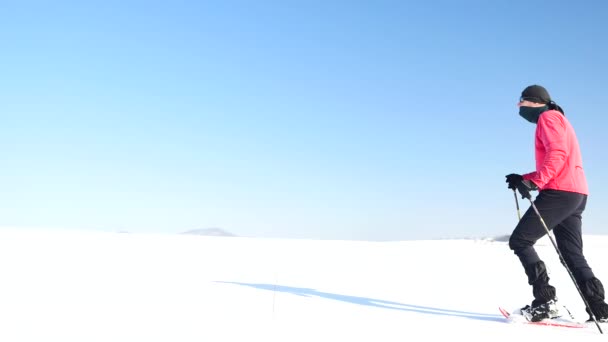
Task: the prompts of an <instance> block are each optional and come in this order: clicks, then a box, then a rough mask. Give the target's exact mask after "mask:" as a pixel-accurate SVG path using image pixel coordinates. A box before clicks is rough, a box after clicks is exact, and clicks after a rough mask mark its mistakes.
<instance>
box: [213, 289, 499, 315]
mask: <svg viewBox="0 0 608 342" xmlns="http://www.w3.org/2000/svg"><path fill="white" fill-rule="evenodd" d="M216 283H223V284H233V285H240V286H248V287H253V288H255V289H259V290H267V291H273V292H283V293H289V294H293V295H296V296H302V297H319V298H326V299H331V300H337V301H341V302H345V303H351V304H357V305H365V306H373V307H377V308H383V309H390V310H401V311H409V312H417V313H422V314H430V315H439V316H454V317H463V318H470V319H475V320H480V321H491V322H505V319H504V317H502V316H501V315H492V314H484V313H477V312H468V311H458V310H449V309H441V308H433V307H429V306H420V305H412V304H403V303H397V302H391V301H386V300H381V299H374V298H366V297H357V296H347V295H341V294H337V293H329V292H321V291H317V290H315V289H308V288H303V287H291V286H282V285H273V284H251V283H239V282H231V281H216Z"/></svg>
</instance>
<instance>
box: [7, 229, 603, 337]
mask: <svg viewBox="0 0 608 342" xmlns="http://www.w3.org/2000/svg"><path fill="white" fill-rule="evenodd" d="M538 250H539V254H540V255H541V257H543V258H544V260H545V262H546V263H547V265H548V267H549V269H550V272H551V274H550V276H551V279H552V283H553V284H554V285H555V286H556V287H557V290H558V297H559V299H560V302H561V303H562V304H565V305H566V306H568V307H569V308H570V310H571V311H572V313H573V314H574V315H575V316H577V317H578V318H580V319H586V318H587V315H586V314H585V311H584V306H583V304H582V301H581V299H580V297H579V295H578V292H576V289H575V288H574V285H573V284H572V281H571V280H570V278H569V276H568V274H567V273H566V271H565V270H564V269H563V268H562V266H561V265H560V263H559V260H558V258H557V255H556V253H555V251H554V249H553V246H552V245H551V243H550V241H549V240H547V239H546V238H545V239H543V240H541V241H540V242H539V245H538ZM607 250H608V236H585V252H586V255H587V257H588V260H589V261H590V263H591V266H592V267H593V268H594V271H595V272H596V275H597V276H598V277H599V278H600V279H602V280H603V281H604V283H608V263H607V262H606V256H607V252H606V251H607ZM0 272H1V275H2V277H1V280H0V341H7V342H9V341H10V342H13V341H62V342H65V341H79V342H83V341H86V342H89V341H104V342H108V341H112V342H116V341H130V342H135V341H146V342H148V341H412V340H414V341H436V340H443V341H446V340H447V339H449V340H450V341H461V340H476V339H479V338H491V339H492V340H493V341H494V340H499V341H500V340H505V341H506V340H517V341H521V340H526V339H529V338H543V339H544V338H547V341H574V340H580V339H581V338H584V339H585V340H588V339H594V338H602V339H608V336H602V335H600V334H599V332H598V331H597V329H596V328H595V326H591V327H590V328H587V329H568V328H548V327H538V326H531V325H517V324H508V323H505V321H504V319H502V316H500V314H499V313H498V310H497V308H498V306H499V305H502V306H506V307H508V308H512V309H514V308H516V307H519V306H523V305H525V304H527V303H528V302H529V301H530V300H531V290H530V287H529V285H527V283H526V278H525V275H524V272H523V269H522V268H521V265H520V264H519V261H518V259H517V258H516V257H515V256H514V255H513V254H512V253H511V251H510V250H509V248H508V246H507V244H506V243H505V242H492V241H487V240H433V241H430V240H429V241H403V242H359V241H317V240H288V239H255V238H239V237H204V236H196V235H160V234H159V235H144V234H120V233H98V232H84V231H43V230H38V231H36V230H16V229H0ZM604 330H608V327H605V328H604ZM607 334H608V332H607Z"/></svg>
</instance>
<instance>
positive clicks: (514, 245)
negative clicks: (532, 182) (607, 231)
mask: <svg viewBox="0 0 608 342" xmlns="http://www.w3.org/2000/svg"><path fill="white" fill-rule="evenodd" d="M576 195H579V194H574V193H568V192H564V191H556V190H545V191H541V192H540V193H539V195H538V196H537V197H536V200H535V201H534V205H535V206H536V208H537V209H538V211H539V213H540V215H541V216H542V218H543V220H544V222H545V224H546V225H547V227H548V228H549V230H551V229H553V228H554V227H555V226H557V225H558V224H560V223H561V222H562V221H564V220H565V219H566V218H568V217H569V216H570V215H571V214H572V213H573V212H574V211H575V210H576V209H578V207H579V206H580V202H581V198H580V197H579V196H580V195H579V196H576ZM545 234H546V230H545V228H544V227H543V225H542V223H541V221H540V219H539V218H538V215H537V214H536V212H535V211H534V210H533V208H532V207H530V208H529V209H528V210H527V211H526V213H525V214H524V216H523V217H522V218H521V220H520V221H519V223H518V224H517V226H516V227H515V229H514V230H513V233H512V234H511V237H510V239H509V247H510V248H511V249H512V250H513V252H514V253H515V254H516V255H517V256H518V257H519V260H520V261H521V263H522V266H523V267H524V270H525V272H526V275H527V276H528V284H530V285H532V293H533V295H534V301H533V302H532V306H536V305H540V304H542V303H546V302H548V301H550V300H553V299H555V297H556V291H555V288H554V287H553V286H551V285H549V276H548V274H547V269H546V266H545V264H544V262H543V261H542V260H541V259H540V257H539V256H538V254H537V253H536V250H535V249H534V244H535V243H536V241H538V240H539V239H540V238H542V237H543V236H544V235H545Z"/></svg>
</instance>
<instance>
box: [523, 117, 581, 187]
mask: <svg viewBox="0 0 608 342" xmlns="http://www.w3.org/2000/svg"><path fill="white" fill-rule="evenodd" d="M535 149H536V154H535V156H536V171H535V172H531V173H528V174H525V175H523V178H524V179H525V180H531V181H532V182H534V184H536V186H538V189H539V190H547V189H552V190H562V191H569V192H577V193H580V194H584V195H588V194H589V190H588V188H587V180H586V178H585V172H584V171H583V160H582V157H581V151H580V149H579V146H578V140H577V139H576V134H575V133H574V129H573V128H572V126H571V125H570V122H568V120H566V117H565V116H564V115H562V113H560V112H558V111H556V110H548V111H546V112H544V113H542V114H541V115H540V117H539V118H538V123H537V125H536V139H535Z"/></svg>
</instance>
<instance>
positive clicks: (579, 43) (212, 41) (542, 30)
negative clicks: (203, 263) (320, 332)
mask: <svg viewBox="0 0 608 342" xmlns="http://www.w3.org/2000/svg"><path fill="white" fill-rule="evenodd" d="M607 16H608V4H606V3H605V2H603V1H582V2H579V3H576V4H574V3H572V2H566V1H564V2H555V1H491V2H490V1H458V2H455V1H426V2H422V1H411V2H410V1H373V2H372V1H217V2H213V1H209V2H202V1H201V2H198V1H166V2H162V1H154V2H149V1H87V2H76V1H75V2H61V1H59V2H52V3H51V2H46V1H41V2H33V1H10V2H2V3H1V4H0V41H2V42H3V43H2V54H0V75H1V77H0V118H1V120H0V158H1V159H0V163H1V164H0V165H1V166H2V167H1V168H0V189H2V190H1V193H0V194H1V196H0V226H4V227H24V228H26V227H46V228H68V229H97V230H107V231H130V232H142V233H143V232H154V233H175V232H182V231H186V230H190V229H199V228H210V227H217V228H222V229H225V230H227V231H230V232H232V233H234V234H237V235H242V236H256V237H258V236H259V237H290V238H321V239H369V240H398V239H421V238H439V237H466V236H493V235H501V234H508V233H510V232H511V230H512V229H513V227H514V225H515V224H516V221H517V216H516V212H515V203H514V198H513V194H512V193H511V192H509V191H508V190H507V189H506V185H505V183H504V175H506V174H508V173H512V172H516V173H524V172H528V171H532V170H533V168H534V159H533V158H534V155H533V152H534V149H533V134H534V126H533V125H531V124H529V123H528V122H526V121H525V120H523V119H522V118H520V117H519V116H518V114H517V107H516V102H517V99H518V97H519V94H520V93H521V90H522V89H523V88H524V87H525V86H527V85H530V84H534V83H538V84H542V85H544V86H545V87H546V88H547V89H548V90H549V92H550V93H551V95H552V97H553V99H554V100H555V101H556V102H557V103H558V104H560V105H561V106H562V107H563V108H564V109H565V111H566V115H567V117H568V118H569V119H570V121H571V123H572V124H573V126H574V127H575V129H576V131H577V134H578V137H579V141H580V144H581V147H582V152H583V159H584V163H585V169H586V172H587V177H588V181H589V186H590V191H591V195H590V198H589V204H588V207H587V212H586V213H585V216H584V230H585V232H586V233H593V234H604V233H606V222H608V212H606V211H605V210H604V208H605V207H606V205H608V182H607V181H606V179H605V176H604V175H605V174H606V172H607V170H608V162H607V161H606V160H607V158H606V156H605V146H608V142H607V141H606V134H605V131H606V129H607V128H608V118H607V115H606V113H605V110H604V107H605V99H606V94H607V93H608V92H607V90H608V89H607V86H606V82H605V80H606V79H607V78H608V68H607V67H606V64H605V61H606V60H608V56H607V49H606V44H602V42H603V41H604V40H605V37H606V35H607V34H608V25H607V24H606V23H605V18H606V17H607ZM520 204H521V205H522V207H523V208H524V209H525V208H527V205H526V204H525V203H523V202H522V201H521V200H520Z"/></svg>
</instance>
